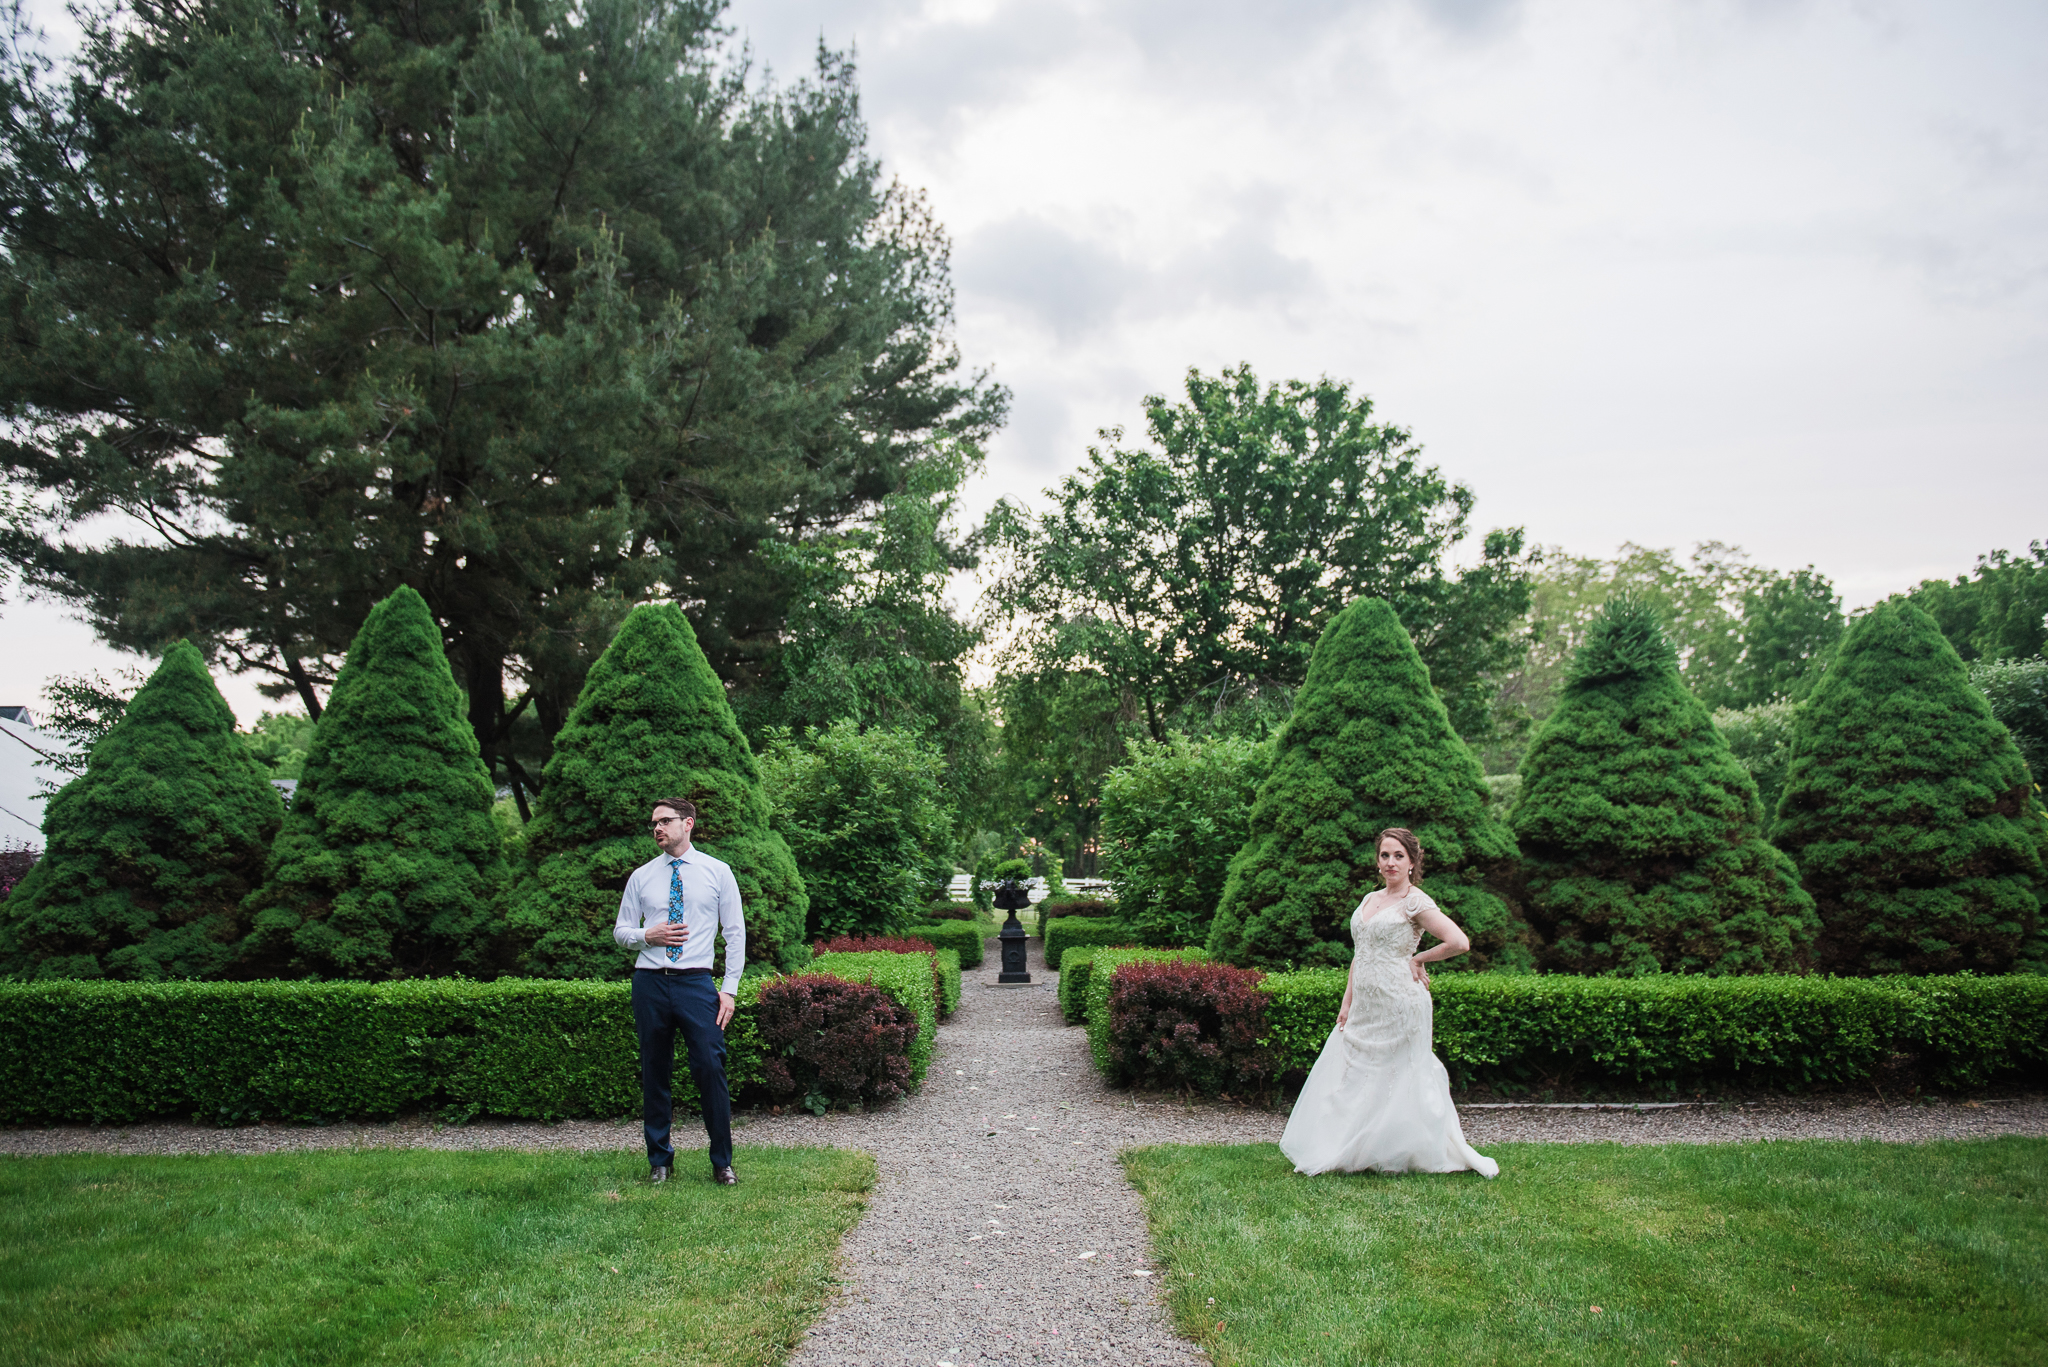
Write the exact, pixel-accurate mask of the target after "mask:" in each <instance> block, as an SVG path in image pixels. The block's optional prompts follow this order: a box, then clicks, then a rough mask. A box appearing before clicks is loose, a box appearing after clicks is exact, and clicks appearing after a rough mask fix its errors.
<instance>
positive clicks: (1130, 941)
mask: <svg viewBox="0 0 2048 1367" xmlns="http://www.w3.org/2000/svg"><path fill="white" fill-rule="evenodd" d="M1139 943H1140V940H1139V938H1138V932H1137V931H1136V929H1135V928H1133V927H1132V926H1131V925H1129V924H1128V923H1127V922H1124V921H1121V920H1108V921H1100V920H1096V919H1095V918H1093V917H1081V916H1063V917H1061V918H1059V919H1058V920H1056V921H1052V922H1050V923H1049V924H1047V925H1046V927H1045V966H1046V967H1047V968H1049V969H1052V970H1053V971H1054V972H1061V971H1064V969H1063V966H1064V965H1065V963H1066V957H1065V956H1066V954H1067V952H1068V951H1069V950H1073V949H1078V948H1080V947H1081V946H1083V945H1088V946H1096V945H1136V944H1139Z"/></svg>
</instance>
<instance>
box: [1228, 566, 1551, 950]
mask: <svg viewBox="0 0 2048 1367" xmlns="http://www.w3.org/2000/svg"><path fill="white" fill-rule="evenodd" d="M1488 797H1489V794H1488V792H1487V788H1486V783H1485V780H1484V779H1483V777H1482V776H1481V775H1480V772H1479V763H1478V761H1477V760H1476V759H1474V758H1473V755H1472V752H1471V750H1469V749H1468V748H1467V747H1466V746H1465V744H1464V743H1463V742H1462V741H1460V740H1459V739H1458V734H1457V732H1456V731H1454V730H1453V729H1452V727H1451V721H1450V716H1449V714H1448V713H1446V712H1445V710H1444V704H1443V701H1442V700H1441V699H1440V698H1439V697H1438V696H1437V694H1436V691H1435V690H1434V689H1432V688H1431V687H1430V682H1429V671H1428V669H1427V668H1426V667H1425V666H1424V665H1423V662H1422V658H1421V657H1420V656H1419V655H1417V654H1416V651H1415V646H1414V644H1413V643H1412V642H1411V641H1410V640H1409V639H1408V633H1407V632H1406V631H1405V630H1404V629H1403V628H1402V626H1401V622H1400V620H1399V618H1397V617H1396V616H1395V613H1394V610H1393V608H1392V607H1391V606H1389V605H1388V604H1387V603H1385V602H1382V601H1381V600H1379V599H1376V598H1361V599H1359V600H1358V601H1357V602H1355V603H1353V604H1352V605H1351V606H1350V607H1348V608H1346V609H1345V610H1344V611H1343V612H1342V613H1340V614H1338V616H1337V618H1336V620H1335V621H1333V622H1331V623H1330V626H1329V629H1328V630H1326V631H1325V632H1324V633H1323V638H1322V641H1321V642H1320V643H1319V644H1318V645H1317V647H1316V655H1315V660H1314V662H1313V663H1312V664H1311V665H1310V666H1309V671H1308V679H1307V681H1306V682H1305V683H1304V684H1303V685H1302V688H1301V693H1300V695H1299V696H1298V697H1297V698H1296V700H1295V705H1294V715H1293V716H1291V717H1289V718H1288V721H1287V728H1286V730H1284V731H1282V732H1281V733H1280V737H1279V740H1278V741H1277V743H1276V753H1275V757H1274V761H1273V766H1272V771H1271V774H1270V776H1269V777H1268V778H1267V779H1266V780H1265V782H1264V783H1263V784H1262V785H1261V786H1260V788H1259V791H1258V800H1257V801H1256V802H1255V803H1254V804H1253V807H1252V814H1251V838H1250V839H1249V840H1248V841H1247V842H1246V843H1245V845H1244V846H1243V848H1242V849H1240V850H1239V851H1238V852H1237V854H1236V855H1235V857H1233V858H1232V859H1231V861H1230V870H1229V876H1228V881H1227V882H1226V885H1225V887H1224V891H1223V899H1222V902H1221V904H1220V905H1219V906H1218V908H1217V911H1216V918H1215V920H1214V922H1213V923H1212V924H1211V926H1210V930H1209V952H1210V953H1211V954H1212V955H1214V956H1215V957H1216V958H1218V959H1221V960H1223V961H1224V962H1226V963H1232V964H1236V965H1238V966H1240V967H1261V966H1263V967H1274V966H1279V965H1292V964H1303V965H1308V964H1317V963H1323V964H1349V963H1350V962H1351V954H1352V945H1351V932H1350V918H1351V913H1352V911H1353V910H1354V909H1355V908H1356V907H1357V906H1358V903H1359V901H1360V899H1362V898H1363V897H1364V896H1365V895H1366V894H1367V893H1368V892H1370V891H1372V890H1373V889H1374V888H1376V887H1378V886H1379V877H1378V855H1379V851H1378V841H1379V833H1380V832H1381V831H1382V830H1384V829H1385V828H1387V827H1389V826H1406V827H1409V828H1411V829H1413V830H1414V831H1415V833H1416V835H1417V836H1418V837H1419V838H1420V839H1421V841H1422V847H1423V855H1424V861H1425V868H1426V870H1427V873H1426V877H1425V886H1426V888H1427V890H1428V892H1429V894H1430V896H1432V897H1433V898H1435V899H1436V901H1437V903H1438V904H1439V905H1440V906H1441V907H1442V908H1443V910H1444V912H1445V914H1446V915H1448V916H1450V917H1451V919H1453V920H1454V921H1456V922H1458V924H1459V925H1461V926H1462V927H1464V929H1465V931H1466V933H1467V934H1468V935H1469V936H1471V939H1472V944H1473V947H1474V953H1473V954H1472V955H1471V956H1469V959H1468V960H1459V961H1458V962H1459V963H1461V964H1464V963H1468V962H1469V963H1470V965H1471V966H1472V967H1475V968H1483V967H1503V968H1521V967H1526V966H1527V965H1528V963H1529V960H1530V954H1529V950H1528V948H1527V946H1526V944H1525V943H1524V939H1525V936H1526V931H1525V929H1524V927H1523V926H1522V925H1521V923H1520V921H1519V919H1518V918H1517V916H1516V915H1515V913H1514V911H1513V909H1512V908H1511V907H1510V906H1509V905H1508V903H1507V902H1506V901H1504V900H1503V899H1502V897H1501V896H1500V895H1499V893H1498V892H1497V891H1496V890H1495V888H1494V887H1493V886H1491V885H1490V884H1489V881H1488V880H1489V879H1490V878H1497V877H1498V876H1499V875H1500V873H1501V872H1503V871H1504V866H1505V865H1506V863H1507V861H1509V860H1511V859H1513V857H1514V854H1515V841H1514V837H1513V836H1512V835H1510V834H1509V833H1508V828H1507V827H1506V826H1505V825H1503V824H1502V823H1501V822H1500V821H1499V820H1497V819H1496V818H1495V817H1493V816H1492V815H1491V814H1490V813H1489V811H1488Z"/></svg>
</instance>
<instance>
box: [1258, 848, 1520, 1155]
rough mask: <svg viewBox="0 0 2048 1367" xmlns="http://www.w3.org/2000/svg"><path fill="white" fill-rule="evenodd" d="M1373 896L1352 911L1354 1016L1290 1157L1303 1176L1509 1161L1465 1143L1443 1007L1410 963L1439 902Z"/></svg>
mask: <svg viewBox="0 0 2048 1367" xmlns="http://www.w3.org/2000/svg"><path fill="white" fill-rule="evenodd" d="M1371 901H1372V898H1371V897H1368V898H1367V899H1366V900H1365V902H1360V903H1359V904H1358V909H1357V910H1355V911H1353V912H1352V913H1351V943H1352V944H1353V945H1354V946H1356V949H1355V951H1354V952H1353V954H1352V957H1351V1015H1350V1018H1349V1020H1347V1021H1346V1023H1345V1025H1344V1028H1343V1029H1341V1030H1332V1031H1331V1032H1330V1038H1329V1040H1328V1041H1327V1042H1325V1043H1324V1045H1323V1052H1322V1054H1321V1055H1320V1056H1319V1057H1318V1058H1317V1059H1316V1063H1315V1067H1313V1068H1311V1069H1310V1070H1309V1075H1308V1081H1307V1082H1306V1083H1305V1084H1303V1086H1302V1089H1301V1096H1300V1098H1299V1099H1298V1100H1296V1101H1295V1103H1294V1110H1293V1112H1292V1113H1291V1114H1290V1115H1289V1116H1288V1118H1287V1132H1286V1134H1284V1135H1283V1136H1281V1139H1280V1151H1281V1152H1282V1153H1284V1154H1286V1155H1287V1156H1288V1157H1289V1158H1291V1159H1293V1160H1294V1169H1295V1171H1296V1172H1304V1173H1317V1172H1366V1171H1371V1172H1464V1171H1465V1170H1467V1169H1468V1168H1469V1169H1471V1170H1472V1171H1474V1172H1477V1173H1479V1174H1480V1175H1482V1176H1485V1177H1492V1176H1494V1175H1495V1174H1496V1173H1498V1172H1499V1171H1500V1164H1498V1163H1496V1162H1494V1161H1493V1160H1492V1159H1491V1158H1488V1157H1486V1156H1485V1155H1484V1154H1482V1153H1479V1152H1478V1151H1476V1150H1475V1149H1473V1148H1472V1146H1471V1145H1469V1144H1467V1143H1466V1142H1465V1131H1464V1128H1463V1127H1462V1126H1460V1125H1459V1124H1458V1108H1457V1107H1455V1106H1453V1105H1452V1104H1451V1078H1450V1074H1448V1073H1446V1072H1445V1071H1444V1065H1443V1063H1442V1061H1441V1060H1439V1059H1438V1058H1437V1056H1436V1053H1435V1052H1434V1050H1433V1049H1432V1048H1431V1042H1432V1039H1431V1036H1432V1027H1433V1015H1434V1003H1432V1002H1431V1000H1430V996H1429V989H1428V988H1426V987H1424V986H1423V985H1422V984H1421V983H1418V982H1416V981H1415V979H1414V977H1413V975H1412V974H1411V973H1410V972H1409V969H1408V958H1409V956H1410V955H1412V954H1414V953H1415V946H1416V945H1417V944H1419V943H1420V942H1421V940H1422V927H1421V926H1419V925H1417V924H1416V923H1415V917H1416V916H1417V915H1418V914H1419V913H1421V912H1423V911H1434V910H1435V909H1436V903H1435V902H1433V901H1431V900H1430V896H1429V894H1428V893H1426V892H1424V891H1422V890H1421V889H1420V888H1410V889H1409V891H1408V895H1407V896H1406V897H1404V898H1403V899H1402V900H1401V901H1399V902H1386V901H1384V900H1382V902H1381V904H1380V905H1379V907H1378V908H1377V910H1376V911H1375V912H1374V913H1373V914H1372V915H1370V916H1368V915H1367V914H1366V910H1365V908H1366V904H1367V903H1368V902H1371Z"/></svg>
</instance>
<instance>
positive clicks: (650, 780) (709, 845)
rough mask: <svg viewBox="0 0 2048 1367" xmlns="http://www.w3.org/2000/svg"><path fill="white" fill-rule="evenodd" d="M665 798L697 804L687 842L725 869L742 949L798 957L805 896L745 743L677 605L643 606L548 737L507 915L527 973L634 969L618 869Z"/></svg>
mask: <svg viewBox="0 0 2048 1367" xmlns="http://www.w3.org/2000/svg"><path fill="white" fill-rule="evenodd" d="M664 797H674V798H684V799H687V800H688V801H690V802H693V803H695V804H696V807H697V828H696V835H695V838H694V843H695V844H697V845H700V846H702V847H703V849H704V850H705V852H706V853H708V854H711V855H713V856H715V857H716V858H719V859H722V860H724V861H725V862H726V863H727V864H730V865H731V866H732V872H733V878H734V880H735V881H736V882H737V883H738V884H739V889H740V900H741V902H742V904H743V905H744V907H745V915H746V922H747V958H748V959H749V960H750V961H759V962H763V963H768V964H773V965H775V966H777V967H780V968H783V969H785V970H789V969H795V968H799V967H801V966H802V965H803V964H804V962H805V961H806V960H807V959H808V957H809V952H810V951H809V944H810V942H809V941H808V940H807V939H806V938H805V937H804V918H805V915H806V913H807V911H808V910H809V906H810V903H809V899H808V898H807V897H806V896H805V892H804V883H803V879H802V878H801V877H799V876H798V874H797V868H796V861H795V860H794V859H792V858H791V857H790V853H789V847H788V845H786V844H784V843H783V839H782V837H781V836H780V835H778V834H777V833H776V832H775V831H774V830H773V829H771V827H770V824H769V820H770V812H769V806H768V798H767V795H766V794H765V793H764V792H763V791H762V788H761V774H760V767H759V766H758V765H757V764H756V763H755V761H754V754H753V751H751V750H749V749H748V748H747V742H746V738H745V737H744V736H742V735H741V734H740V729H739V726H738V724H737V723H736V722H735V721H734V720H733V715H732V708H731V707H729V706H728V705H727V704H726V700H725V688H724V686H723V685H721V684H720V683H719V681H718V676H717V675H715V674H713V673H712V672H711V666H710V664H709V663H708V662H707V661H706V660H705V658H704V652H703V651H701V650H699V649H698V648H697V637H696V633H695V632H693V631H692V630H691V629H690V624H689V622H688V621H686V620H685V619H684V617H683V614H682V611H681V609H679V608H677V607H676V606H675V605H674V604H672V603H661V604H652V603H650V604H646V605H644V606H641V607H638V608H635V609H634V610H633V612H632V614H631V615H630V616H629V617H627V618H626V620H625V623H624V624H623V625H621V626H620V628H619V631H618V634H617V635H616V636H614V637H613V638H612V643H611V645H610V646H608V647H606V649H605V652H604V654H603V655H602V656H601V657H599V659H598V662H597V663H596V664H595V665H594V666H592V667H591V670H590V677H589V679H588V680H587V681H586V682H585V683H584V686H583V692H582V695H581V696H579V697H578V698H577V700H576V706H575V708H574V710H572V711H571V712H570V714H569V720H568V721H567V723H566V724H564V726H563V727H562V730H561V732H560V733H559V734H558V735H557V736H556V737H555V750H554V755H553V757H552V758H551V759H549V760H548V766H547V769H546V771H545V778H544V786H543V787H542V789H541V797H540V804H539V806H538V807H537V808H536V810H535V812H534V819H533V822H532V824H530V825H529V826H528V827H527V828H526V862H525V876H524V878H523V879H522V881H521V883H520V886H519V887H518V889H517V890H516V891H515V893H514V895H513V897H512V902H511V911H510V914H509V915H508V917H507V922H508V925H509V927H510V930H511V933H512V934H513V935H514V936H515V937H517V939H518V940H519V941H520V942H522V943H523V944H524V945H525V946H526V947H527V948H526V952H525V958H524V960H523V966H524V968H525V969H526V971H528V972H531V973H536V974H539V975H542V976H547V977H569V978H616V977H620V976H622V975H624V974H625V973H627V972H628V971H629V970H630V968H631V959H630V956H628V955H627V954H625V953H624V952H622V951H621V950H620V949H619V948H618V946H617V945H616V944H614V943H613V941H612V925H613V923H614V922H615V921H616V920H617V918H618V912H619V895H620V893H621V891H622V890H623V889H624V888H625V885H626V878H627V876H628V875H630V874H631V873H632V871H633V870H634V869H635V868H638V867H639V866H640V865H642V864H644V863H646V862H647V861H648V860H650V859H652V858H654V857H655V856H656V855H657V854H659V853H660V852H661V848H660V846H658V845H656V844H655V843H654V838H653V836H651V835H649V834H648V829H647V819H648V813H649V812H650V811H651V810H652V809H653V805H654V803H655V802H657V801H659V800H660V799H662V798H664Z"/></svg>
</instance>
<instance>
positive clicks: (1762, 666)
mask: <svg viewBox="0 0 2048 1367" xmlns="http://www.w3.org/2000/svg"><path fill="white" fill-rule="evenodd" d="M1842 628H1843V619H1842V599H1841V596H1840V595H1839V594H1837V593H1836V592H1835V586H1834V585H1833V584H1832V583H1830V582H1829V581H1828V580H1827V578H1826V577H1825V576H1823V575H1821V574H1820V573H1818V572H1817V571H1816V570H1815V569H1814V568H1813V566H1811V565H1808V566H1807V567H1806V568H1805V569H1803V570H1794V571H1792V572H1791V573H1790V574H1780V575H1770V576H1768V577H1765V578H1764V579H1763V580H1762V581H1761V582H1759V583H1756V584H1754V585H1752V586H1751V587H1750V588H1748V589H1747V590H1745V591H1744V593H1743V595H1742V627H1741V630H1740V632H1739V633H1738V635H1737V638H1736V639H1737V642H1738V643H1739V645H1740V647H1741V650H1740V653H1739V654H1738V655H1737V656H1736V658H1735V659H1734V661H1732V662H1731V663H1730V664H1729V665H1728V667H1727V668H1725V669H1724V670H1723V671H1721V674H1720V676H1719V677H1702V678H1700V679H1699V680H1698V683H1697V691H1698V692H1699V695H1700V699H1701V701H1703V702H1705V703H1706V704H1707V705H1708V706H1709V707H1716V708H1720V707H1759V706H1762V705H1764V704H1766V703H1772V702H1783V701H1794V702H1796V701H1798V700H1799V699H1801V698H1804V697H1805V696H1806V695H1807V694H1808V693H1810V692H1812V691H1813V685H1814V683H1815V682H1816V681H1817V680H1818V679H1819V678H1820V674H1821V671H1822V670H1823V669H1824V668H1825V667H1826V665H1827V660H1828V657H1829V656H1831V655H1833V654H1834V652H1835V644H1836V643H1837V642H1838V641H1840V640H1841V639H1842ZM1700 672H1701V673H1702V674H1703V675H1704V674H1705V673H1706V671H1704V670H1702V671H1700ZM1688 682H1691V680H1690V679H1689V680H1688Z"/></svg>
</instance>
